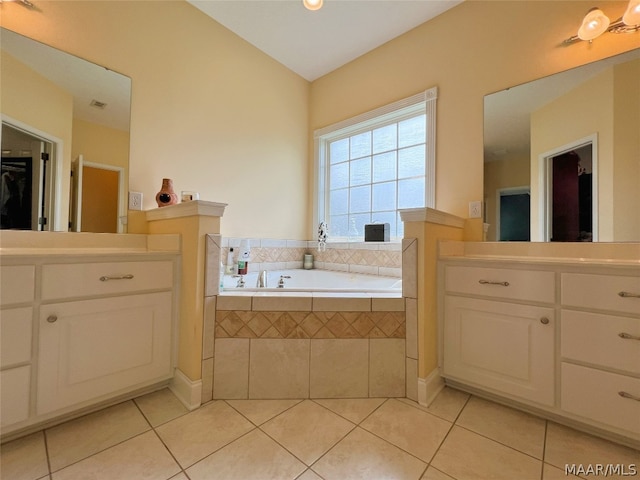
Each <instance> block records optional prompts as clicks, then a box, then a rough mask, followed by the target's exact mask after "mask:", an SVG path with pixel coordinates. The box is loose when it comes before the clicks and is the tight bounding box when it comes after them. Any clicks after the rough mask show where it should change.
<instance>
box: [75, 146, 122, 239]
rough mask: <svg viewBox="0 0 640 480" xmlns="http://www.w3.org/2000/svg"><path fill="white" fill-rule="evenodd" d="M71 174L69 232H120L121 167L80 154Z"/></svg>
mask: <svg viewBox="0 0 640 480" xmlns="http://www.w3.org/2000/svg"><path fill="white" fill-rule="evenodd" d="M72 175H73V188H72V192H71V193H72V198H71V203H70V205H71V209H72V211H71V217H70V218H71V219H72V222H71V231H74V232H95V233H123V227H122V223H121V222H120V217H121V216H122V214H121V211H122V209H123V208H124V206H123V205H121V201H122V198H124V193H123V192H124V169H123V168H121V167H114V166H110V165H103V164H99V163H93V162H87V161H85V160H84V157H83V155H79V156H78V158H77V159H76V160H75V161H74V162H73V166H72Z"/></svg>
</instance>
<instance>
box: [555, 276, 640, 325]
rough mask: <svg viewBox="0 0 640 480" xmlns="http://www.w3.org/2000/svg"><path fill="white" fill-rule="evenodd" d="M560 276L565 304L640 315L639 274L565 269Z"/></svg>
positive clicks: (563, 303) (563, 302)
mask: <svg viewBox="0 0 640 480" xmlns="http://www.w3.org/2000/svg"><path fill="white" fill-rule="evenodd" d="M561 278H562V280H561V282H562V305H567V306H572V307H580V308H594V309H598V310H614V311H618V312H625V313H635V314H636V315H640V276H638V277H628V276H618V275H589V274H583V273H563V274H562V277H561ZM621 292H626V293H627V294H631V295H637V296H636V297H634V296H621V295H620V293H621Z"/></svg>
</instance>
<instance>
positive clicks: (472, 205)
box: [469, 201, 482, 218]
mask: <svg viewBox="0 0 640 480" xmlns="http://www.w3.org/2000/svg"><path fill="white" fill-rule="evenodd" d="M469 218H482V202H479V201H477V202H469Z"/></svg>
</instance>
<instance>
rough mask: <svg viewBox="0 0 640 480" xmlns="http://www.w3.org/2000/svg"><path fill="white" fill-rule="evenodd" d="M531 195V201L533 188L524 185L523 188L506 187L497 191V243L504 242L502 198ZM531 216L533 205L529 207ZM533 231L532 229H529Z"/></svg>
mask: <svg viewBox="0 0 640 480" xmlns="http://www.w3.org/2000/svg"><path fill="white" fill-rule="evenodd" d="M522 194H527V195H529V199H531V186H529V185H523V186H522V187H505V188H499V189H498V190H496V241H497V242H500V241H502V240H501V239H500V203H501V202H500V198H501V197H506V196H509V195H522ZM529 215H530V216H531V205H529ZM529 230H531V229H529Z"/></svg>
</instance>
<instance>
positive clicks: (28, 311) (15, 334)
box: [0, 307, 33, 368]
mask: <svg viewBox="0 0 640 480" xmlns="http://www.w3.org/2000/svg"><path fill="white" fill-rule="evenodd" d="M32 322H33V309H32V308H31V307H25V308H11V309H8V310H2V313H1V316H0V348H1V349H0V366H1V367H2V368H4V367H8V366H11V365H15V364H18V363H23V362H28V361H30V360H31V325H32Z"/></svg>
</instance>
